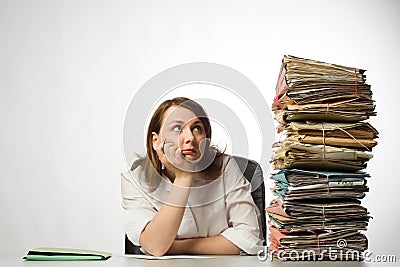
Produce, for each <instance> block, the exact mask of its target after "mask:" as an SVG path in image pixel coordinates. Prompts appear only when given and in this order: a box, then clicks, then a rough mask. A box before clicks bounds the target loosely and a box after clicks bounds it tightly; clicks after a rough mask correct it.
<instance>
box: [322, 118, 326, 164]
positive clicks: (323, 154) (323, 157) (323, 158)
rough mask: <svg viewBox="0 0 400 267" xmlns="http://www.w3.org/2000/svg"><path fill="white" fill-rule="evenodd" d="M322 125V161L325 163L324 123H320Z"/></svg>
mask: <svg viewBox="0 0 400 267" xmlns="http://www.w3.org/2000/svg"><path fill="white" fill-rule="evenodd" d="M321 124H322V143H323V144H324V150H323V153H322V160H323V161H325V153H326V148H325V129H324V122H321Z"/></svg>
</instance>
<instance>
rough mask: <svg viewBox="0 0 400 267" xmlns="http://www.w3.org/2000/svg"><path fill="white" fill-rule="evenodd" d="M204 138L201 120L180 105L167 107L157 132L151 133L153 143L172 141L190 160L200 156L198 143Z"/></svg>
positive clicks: (204, 133)
mask: <svg viewBox="0 0 400 267" xmlns="http://www.w3.org/2000/svg"><path fill="white" fill-rule="evenodd" d="M205 138H206V132H205V129H204V125H203V123H202V122H201V120H200V119H199V118H198V117H197V116H196V115H195V114H194V113H193V112H192V111H191V110H189V109H187V108H184V107H180V106H171V107H169V108H168V109H167V110H166V111H165V113H164V116H163V120H162V124H161V129H160V133H159V134H153V143H154V142H156V144H157V145H160V143H161V144H162V143H163V142H164V140H165V141H166V142H167V143H173V144H174V145H175V146H177V147H178V148H179V149H180V150H181V153H182V155H183V156H184V157H185V158H186V159H187V160H190V161H194V160H198V159H199V158H200V157H201V154H202V153H201V151H204V149H200V145H201V144H203V143H202V141H204V139H205Z"/></svg>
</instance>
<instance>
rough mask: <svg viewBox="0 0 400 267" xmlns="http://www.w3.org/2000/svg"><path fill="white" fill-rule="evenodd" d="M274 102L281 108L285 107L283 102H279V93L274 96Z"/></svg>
mask: <svg viewBox="0 0 400 267" xmlns="http://www.w3.org/2000/svg"><path fill="white" fill-rule="evenodd" d="M274 103H275V104H277V105H278V106H279V107H280V108H283V104H282V103H281V102H279V99H278V96H277V95H276V96H275V97H274Z"/></svg>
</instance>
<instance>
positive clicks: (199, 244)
mask: <svg viewBox="0 0 400 267" xmlns="http://www.w3.org/2000/svg"><path fill="white" fill-rule="evenodd" d="M239 253H240V249H239V248H238V247H237V246H236V245H235V244H233V243H232V242H231V241H229V240H228V239H226V238H225V237H224V236H222V235H218V236H211V237H200V238H188V239H181V240H175V241H174V242H173V243H172V246H171V247H170V249H169V250H168V252H167V254H208V255H212V254H219V255H238V254H239Z"/></svg>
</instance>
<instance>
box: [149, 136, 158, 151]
mask: <svg viewBox="0 0 400 267" xmlns="http://www.w3.org/2000/svg"><path fill="white" fill-rule="evenodd" d="M151 135H152V143H153V149H154V150H156V148H157V145H158V144H159V136H158V134H157V133H155V132H152V133H151Z"/></svg>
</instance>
